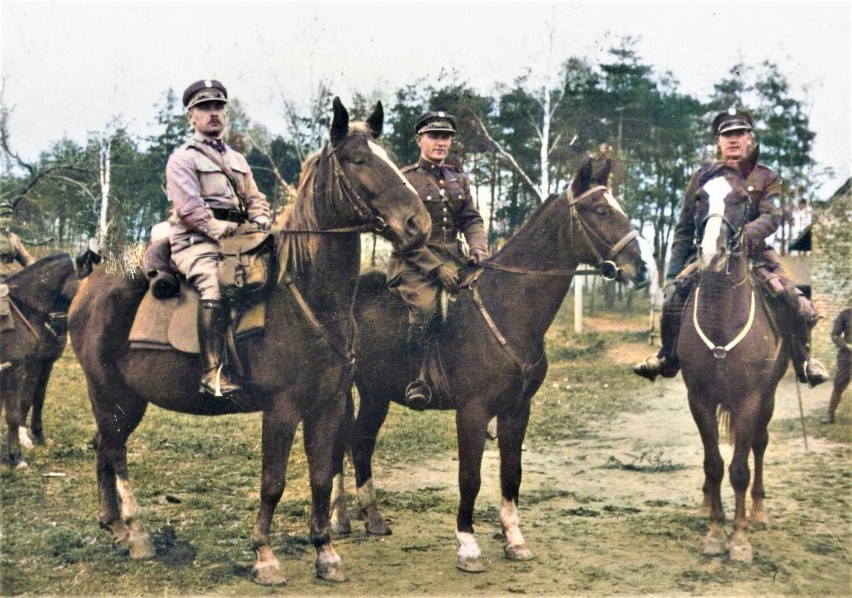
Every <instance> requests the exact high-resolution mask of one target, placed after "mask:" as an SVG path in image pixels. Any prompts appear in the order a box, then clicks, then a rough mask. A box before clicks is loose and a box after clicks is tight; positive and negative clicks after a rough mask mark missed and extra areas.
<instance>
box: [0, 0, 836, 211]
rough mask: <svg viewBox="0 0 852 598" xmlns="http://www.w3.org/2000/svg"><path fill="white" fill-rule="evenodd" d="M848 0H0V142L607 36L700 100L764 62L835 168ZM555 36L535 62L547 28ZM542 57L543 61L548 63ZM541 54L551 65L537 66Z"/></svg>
mask: <svg viewBox="0 0 852 598" xmlns="http://www.w3.org/2000/svg"><path fill="white" fill-rule="evenodd" d="M850 7H852V2H850V1H849V0H846V1H840V2H728V1H724V0H717V1H715V2H672V1H670V2H658V1H657V2H651V1H636V2H574V1H572V2H568V1H565V2H500V3H498V2H484V1H480V2H453V3H441V2H430V1H424V0H420V1H418V2H325V1H315V2H311V3H304V2H239V3H237V2H203V1H197V2H109V3H102V2H8V1H5V0H3V1H2V9H0V34H2V45H0V73H2V80H3V88H2V101H3V104H4V105H5V106H6V107H9V108H12V109H13V112H12V114H11V117H10V123H9V133H10V139H11V145H12V147H13V149H14V150H15V151H17V152H18V153H19V154H20V155H21V156H22V157H24V158H25V159H28V160H33V159H35V158H36V157H37V156H38V154H39V152H40V151H43V150H46V149H49V147H50V146H51V144H52V143H53V142H55V141H58V140H59V139H61V138H62V137H63V136H67V137H70V138H71V139H73V140H75V141H79V142H82V141H83V140H85V138H86V135H87V133H88V132H90V131H103V130H104V129H105V128H106V127H107V125H108V123H110V122H111V121H113V120H114V119H115V118H116V117H118V118H120V120H121V121H122V122H123V123H125V124H126V125H127V126H128V128H129V130H130V132H131V133H135V134H137V135H140V136H144V135H148V134H151V132H152V125H153V122H154V117H155V114H156V108H155V107H156V106H157V105H158V104H159V103H160V101H161V100H162V98H163V95H164V93H165V91H166V90H167V89H169V88H172V89H174V90H175V91H176V92H177V93H178V95H180V94H181V93H182V92H183V90H184V89H185V88H186V86H187V85H189V84H190V83H192V82H193V81H196V80H198V79H206V78H215V79H218V80H220V81H222V82H223V83H224V84H225V85H226V87H227V88H228V90H229V93H230V95H231V96H233V97H238V98H239V99H240V101H241V102H242V103H243V104H244V106H245V108H246V111H247V113H248V115H249V116H250V118H252V119H253V120H254V121H256V122H259V123H261V124H263V125H265V126H266V127H267V128H268V129H269V130H270V131H271V132H272V133H284V132H285V123H284V117H283V109H282V105H283V102H284V101H285V100H288V101H293V102H296V104H297V105H305V104H306V102H307V100H308V98H310V96H311V94H312V92H314V91H315V90H316V88H317V85H318V83H319V82H320V81H321V80H323V79H326V80H329V81H330V82H331V84H332V89H333V91H334V93H335V94H337V95H339V96H340V97H341V99H342V100H343V101H344V104H345V103H347V101H349V100H351V98H352V96H353V94H354V93H355V92H361V93H365V94H368V95H370V96H376V97H379V98H381V99H383V101H384V102H385V103H386V104H390V103H392V102H393V100H394V97H393V93H394V91H395V90H396V89H398V88H400V87H402V86H404V85H407V84H412V83H416V82H418V81H426V82H428V83H437V82H440V81H449V80H451V79H452V78H453V77H455V78H456V80H458V81H466V82H468V83H469V84H471V85H472V86H473V87H474V88H476V89H477V90H479V91H480V92H489V91H491V90H493V88H494V85H495V84H496V83H504V84H511V83H512V81H513V80H514V78H515V77H517V76H519V75H521V74H523V73H524V72H525V71H526V69H527V68H531V69H532V74H533V76H534V77H536V78H538V80H540V81H544V77H545V76H546V73H547V72H548V70H549V69H548V64H551V65H554V66H556V65H558V64H559V63H560V62H561V61H563V60H564V59H566V58H568V57H574V56H577V57H584V58H586V59H588V60H590V61H592V62H596V61H600V62H610V61H611V57H610V55H609V54H608V50H609V49H610V48H611V45H612V42H613V40H618V39H620V38H623V37H625V36H631V37H633V38H635V39H636V40H637V44H636V50H637V51H638V53H639V56H640V57H641V59H642V60H643V61H644V62H645V63H647V64H650V65H651V66H653V68H654V70H655V72H657V73H660V74H661V73H665V72H671V74H672V75H673V76H674V77H675V78H676V79H677V80H678V81H679V82H680V86H679V89H680V91H682V92H685V93H690V94H692V95H694V96H695V97H697V98H699V99H702V100H705V99H707V98H708V97H709V96H710V95H711V94H712V91H713V84H714V83H716V82H718V81H720V80H721V79H723V78H726V77H727V76H728V74H729V70H730V68H731V67H732V66H733V65H734V64H737V63H740V62H742V63H744V64H746V65H750V66H758V65H760V64H761V63H763V62H764V61H765V60H769V61H771V62H774V63H776V64H777V65H778V66H779V68H780V70H781V72H782V73H783V74H784V75H785V76H786V77H787V79H788V81H789V83H790V86H791V94H792V95H793V97H795V98H796V99H798V100H800V101H802V102H804V103H805V105H806V107H807V113H808V114H809V116H810V126H811V129H812V130H813V131H815V132H816V139H815V142H814V147H813V152H812V156H813V157H814V159H815V160H816V161H817V163H818V165H819V166H825V167H831V168H832V169H834V170H835V173H836V174H835V176H834V177H832V178H831V179H830V180H829V181H827V182H826V183H825V184H824V185H823V186H822V187H821V188H820V189H819V194H818V196H819V197H821V198H827V197H828V196H830V195H831V193H833V192H834V191H835V190H836V189H837V188H838V187H839V186H840V184H842V182H843V181H845V180H846V179H847V178H848V177H849V176H850V140H852V135H850V113H851V112H852V110H850V92H852V83H850V80H852V68H851V67H850V23H851V22H852V11H850ZM551 26H552V29H553V31H554V32H555V36H554V42H553V46H552V54H549V52H548V48H549V47H550V44H549V41H548V37H549V31H550V28H551ZM549 55H550V56H552V58H550V59H549V58H548V56H549ZM548 61H550V62H548Z"/></svg>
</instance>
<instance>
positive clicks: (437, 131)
mask: <svg viewBox="0 0 852 598" xmlns="http://www.w3.org/2000/svg"><path fill="white" fill-rule="evenodd" d="M455 133H456V121H455V118H454V117H453V116H452V115H451V114H448V113H446V112H443V111H437V112H428V113H426V114H424V115H423V116H421V117H420V118H419V119H418V120H417V123H416V124H415V139H416V140H417V145H418V146H419V147H420V159H419V160H418V161H417V162H416V163H415V164H411V165H410V166H406V167H405V168H403V169H402V172H403V174H404V175H405V177H406V178H407V179H408V180H409V182H410V183H411V184H412V185H413V186H414V188H415V190H416V191H417V193H418V195H420V199H421V200H422V201H423V203H424V204H425V206H426V209H427V210H428V211H429V215H430V216H431V217H432V231H431V233H430V234H429V239H428V240H427V242H426V244H425V245H423V246H421V247H419V248H417V249H413V250H411V251H408V252H406V253H404V254H398V253H394V254H393V255H392V256H391V261H390V265H389V268H388V281H389V286H390V287H391V288H395V289H398V290H399V292H400V295H401V296H402V298H403V299H404V300H405V302H406V303H407V304H408V323H409V327H408V346H409V351H410V355H412V358H411V359H412V361H411V363H412V370H411V379H412V380H414V382H412V383H411V384H409V385H408V388H407V389H406V404H407V405H408V406H409V407H412V408H415V409H422V408H425V407H426V405H427V404H428V403H429V400H430V397H431V390H430V389H429V387H428V385H427V384H426V383H425V381H424V380H423V378H424V377H423V375H422V362H423V344H424V342H425V341H426V339H427V338H428V334H429V331H430V328H431V327H432V326H433V323H434V320H435V318H436V316H437V313H438V298H439V294H440V291H441V290H442V289H446V290H447V291H449V292H455V291H456V290H457V286H458V269H459V268H460V267H461V266H464V265H465V264H466V263H467V264H478V263H479V262H480V261H481V260H484V259H485V258H486V257H487V256H488V244H487V241H486V238H485V226H484V223H483V220H482V216H480V214H479V212H478V211H477V209H476V206H475V204H474V202H473V198H472V196H471V192H470V183H469V182H468V180H467V177H466V176H465V174H464V173H463V172H462V170H461V168H460V167H459V166H457V165H455V164H451V163H449V162H448V160H447V158H448V155H449V150H450V146H451V144H452V139H453V135H455ZM460 234H461V235H464V238H465V240H466V242H467V245H468V247H469V251H468V253H467V255H465V253H464V249H463V245H462V243H461V241H460V239H459V235H460Z"/></svg>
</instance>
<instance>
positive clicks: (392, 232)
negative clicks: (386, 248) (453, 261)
mask: <svg viewBox="0 0 852 598" xmlns="http://www.w3.org/2000/svg"><path fill="white" fill-rule="evenodd" d="M333 107H334V119H333V121H332V124H331V139H330V141H329V145H328V147H327V149H326V152H324V153H325V154H326V155H328V156H329V158H330V159H331V160H332V161H333V162H334V163H335V167H336V168H335V171H336V172H335V175H336V176H337V177H338V180H339V184H340V187H341V189H342V192H343V195H344V196H346V198H347V199H348V200H349V202H350V207H351V212H352V218H353V219H354V220H355V221H356V222H359V223H360V224H366V223H372V224H374V225H375V230H376V232H377V233H378V234H380V235H382V236H383V237H385V238H386V239H388V240H389V241H390V242H391V243H393V245H394V248H395V249H397V250H406V249H409V248H411V247H416V246H418V245H420V244H422V243H423V242H424V241H425V240H426V236H427V235H428V234H429V229H430V228H431V226H432V223H431V219H430V217H429V213H428V212H427V211H426V208H425V206H424V205H423V202H422V201H420V197H419V196H418V195H417V192H416V191H415V190H414V187H412V186H411V183H409V182H408V180H407V179H406V178H405V176H404V175H403V174H402V172H401V171H400V169H399V167H398V166H397V165H396V164H395V163H394V161H393V159H392V158H391V157H390V155H389V154H388V152H387V151H386V150H385V149H384V148H383V147H382V146H381V145H380V144H379V142H378V138H379V136H380V135H381V133H382V126H383V123H384V111H383V109H382V103H381V102H378V103H377V104H376V107H375V109H374V110H373V113H372V115H370V117H369V118H368V119H367V120H366V121H365V122H363V123H360V122H355V123H350V122H349V113H348V112H347V110H346V108H345V107H344V106H343V103H342V102H341V101H340V98H334V102H333Z"/></svg>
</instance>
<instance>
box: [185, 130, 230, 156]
mask: <svg viewBox="0 0 852 598" xmlns="http://www.w3.org/2000/svg"><path fill="white" fill-rule="evenodd" d="M192 140H193V141H195V142H197V143H203V144H205V145H207V146H208V147H213V148H216V145H214V142H215V141H220V142H221V143H222V148H223V149H219V148H216V149H219V152H220V153H223V154H224V153H225V150H227V149H228V144H227V143H225V141H224V140H223V139H221V138H219V139H217V140H214V139H210V138H209V137H205V136H204V135H202V134H201V133H199V132H198V131H195V132H194V133H193V134H192Z"/></svg>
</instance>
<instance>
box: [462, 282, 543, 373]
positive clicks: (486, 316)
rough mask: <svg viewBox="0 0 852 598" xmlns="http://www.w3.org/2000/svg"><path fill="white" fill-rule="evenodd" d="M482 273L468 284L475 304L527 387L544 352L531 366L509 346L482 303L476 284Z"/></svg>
mask: <svg viewBox="0 0 852 598" xmlns="http://www.w3.org/2000/svg"><path fill="white" fill-rule="evenodd" d="M481 272H482V270H480V271H479V272H477V273H476V275H475V276H474V278H473V280H471V281H470V283H468V288H469V289H470V293H471V296H472V298H473V303H474V305H476V308H477V309H478V310H479V313H480V314H482V319H483V320H485V324H486V325H487V326H488V329H489V330H491V333H492V334H493V335H494V338H496V339H497V342H498V343H500V346H501V347H503V350H504V351H506V354H507V355H509V357H511V358H512V361H514V362H515V364H516V365H517V366H518V368H520V370H521V374H522V376H523V378H524V384H525V385H526V380H527V374H529V373H530V372H531V371H532V370H534V369H535V368H536V366H538V364H539V363H541V360H542V359H544V351H542V353H541V356H540V357H539V358H538V359H537V360H536V362H535V363H533V364H530V363H528V362H527V361H524V360H523V359H522V358H521V357H520V356H519V355H518V353H517V352H516V351H515V350H514V349H512V347H511V346H510V345H509V341H507V340H506V337H505V336H503V333H501V332H500V329H499V328H497V324H495V323H494V319H493V318H492V317H491V314H489V313H488V309H487V308H486V307H485V304H484V303H483V302H482V295H480V294H479V285H478V284H476V282H477V278H478V277H479V274H480V273H481Z"/></svg>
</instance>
